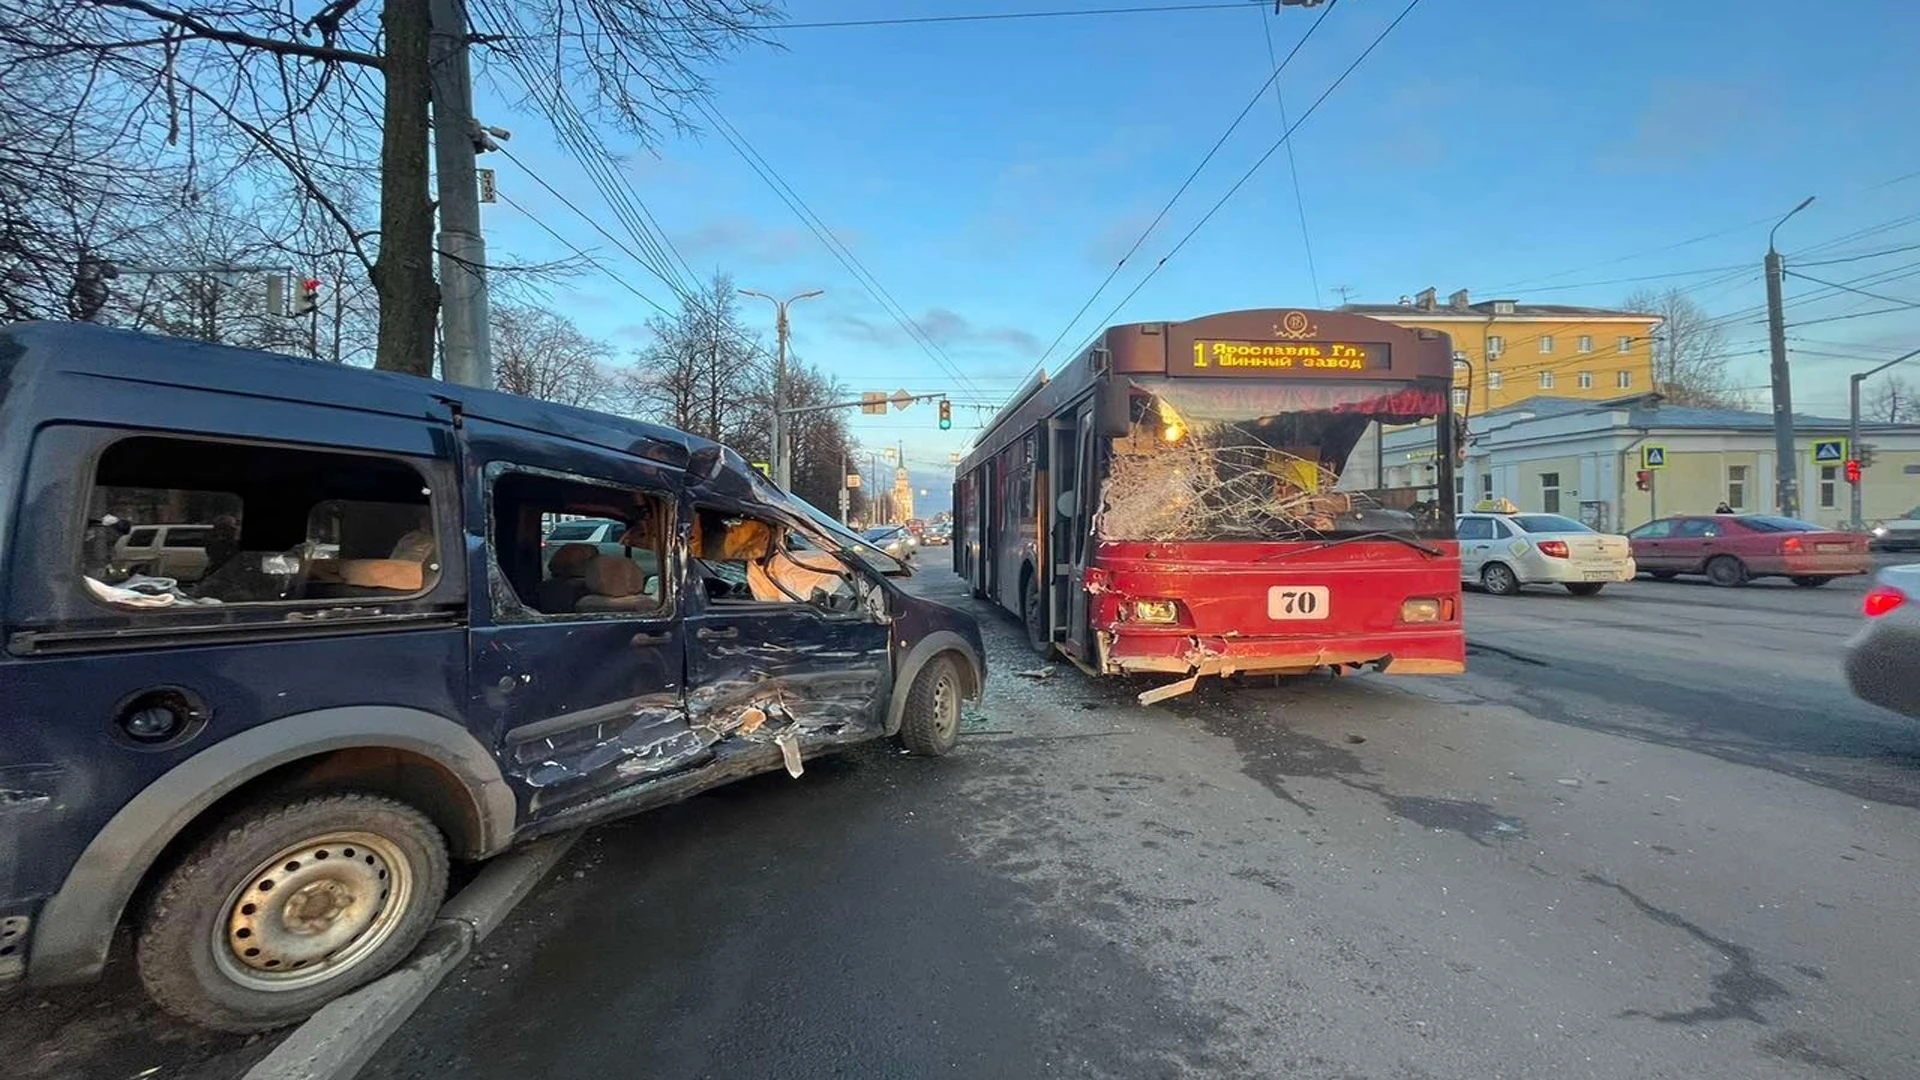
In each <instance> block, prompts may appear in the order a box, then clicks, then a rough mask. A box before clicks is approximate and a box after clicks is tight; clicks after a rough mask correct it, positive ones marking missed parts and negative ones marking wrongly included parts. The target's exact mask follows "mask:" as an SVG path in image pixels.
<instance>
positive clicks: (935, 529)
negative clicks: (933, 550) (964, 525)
mask: <svg viewBox="0 0 1920 1080" xmlns="http://www.w3.org/2000/svg"><path fill="white" fill-rule="evenodd" d="M952 541H953V532H952V530H950V529H948V528H947V527H946V526H945V525H934V526H931V527H929V528H928V529H927V531H926V532H925V533H923V534H922V535H921V537H920V542H921V543H923V544H925V545H927V546H928V547H946V546H947V545H948V544H949V543H952Z"/></svg>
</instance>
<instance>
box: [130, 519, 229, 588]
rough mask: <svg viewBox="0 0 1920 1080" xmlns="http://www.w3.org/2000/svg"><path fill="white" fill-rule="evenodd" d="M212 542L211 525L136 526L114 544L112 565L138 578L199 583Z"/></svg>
mask: <svg viewBox="0 0 1920 1080" xmlns="http://www.w3.org/2000/svg"><path fill="white" fill-rule="evenodd" d="M212 539H213V526H211V525H135V526H134V527H133V528H132V529H130V530H128V532H127V535H125V536H123V537H121V538H120V539H119V540H118V541H116V542H115V543H114V551H113V561H114V563H115V564H116V565H119V566H123V567H126V568H127V569H128V570H130V571H132V572H133V573H137V574H152V575H155V576H157V577H169V578H173V579H175V580H177V581H198V580H200V578H201V576H202V575H203V574H205V573H206V572H207V545H208V543H209V542H211V541H212Z"/></svg>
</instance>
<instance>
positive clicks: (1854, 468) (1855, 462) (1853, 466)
mask: <svg viewBox="0 0 1920 1080" xmlns="http://www.w3.org/2000/svg"><path fill="white" fill-rule="evenodd" d="M1859 482H1860V459H1859V458H1848V459H1847V483H1849V484H1857V483H1859Z"/></svg>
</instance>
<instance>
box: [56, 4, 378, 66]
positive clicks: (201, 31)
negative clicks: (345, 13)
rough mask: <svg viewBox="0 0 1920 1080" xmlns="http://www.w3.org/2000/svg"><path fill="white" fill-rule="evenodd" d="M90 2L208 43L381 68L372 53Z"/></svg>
mask: <svg viewBox="0 0 1920 1080" xmlns="http://www.w3.org/2000/svg"><path fill="white" fill-rule="evenodd" d="M91 2H92V3H94V4H96V5H98V6H100V7H113V8H121V9H124V10H126V11H137V12H139V13H141V14H142V15H148V16H151V17H152V18H155V19H159V20H160V21H161V22H164V23H168V24H170V25H172V26H177V27H179V28H180V29H182V30H184V31H186V32H187V33H188V34H189V35H191V36H193V37H197V38H204V39H206V40H208V41H219V42H224V43H226V44H228V45H239V46H241V47H243V48H248V49H260V50H262V51H264V52H270V53H277V54H279V55H282V56H304V57H307V58H308V59H310V60H324V61H327V62H329V63H342V64H359V65H361V66H363V67H370V68H378V67H380V65H381V60H380V58H379V57H378V56H375V55H373V54H372V53H363V52H358V51H356V50H353V49H336V48H332V47H329V46H324V45H305V44H302V43H300V42H298V41H281V40H279V39H276V38H265V37H259V36H257V35H255V34H247V33H242V32H240V31H238V30H223V29H221V28H220V27H217V26H214V25H212V24H211V23H207V22H205V21H203V20H201V19H198V18H196V17H194V16H192V15H188V14H186V13H184V12H179V11H169V10H167V9H166V8H162V7H155V6H154V5H152V4H149V3H146V0H91Z"/></svg>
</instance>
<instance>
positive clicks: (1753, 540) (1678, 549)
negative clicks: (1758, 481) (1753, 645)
mask: <svg viewBox="0 0 1920 1080" xmlns="http://www.w3.org/2000/svg"><path fill="white" fill-rule="evenodd" d="M1627 539H1628V540H1629V541H1631V542H1632V544H1633V561H1634V562H1635V563H1637V564H1638V565H1639V567H1640V569H1641V570H1642V571H1644V572H1646V573H1650V574H1652V575H1653V576H1654V577H1656V578H1659V579H1660V580H1662V581H1666V580H1669V579H1671V578H1673V577H1676V576H1678V575H1680V574H1705V575H1706V576H1707V580H1709V581H1711V582H1713V583H1714V584H1715V585H1724V586H1735V585H1745V584H1746V583H1747V582H1749V581H1751V580H1753V579H1754V578H1762V577H1784V578H1787V579H1789V580H1791V581H1792V582H1793V583H1794V584H1795V585H1801V586H1806V587H1808V588H1815V587H1818V586H1821V585H1825V584H1826V583H1827V582H1829V581H1832V580H1833V579H1834V578H1837V577H1847V576H1849V575H1852V574H1864V573H1867V572H1868V571H1870V570H1872V569H1873V555H1872V554H1871V553H1869V552H1868V551H1867V538H1866V537H1864V536H1861V535H1858V534H1856V533H1844V532H1834V531H1832V530H1830V529H1823V528H1821V527H1820V526H1818V525H1815V524H1812V523H1810V522H1806V521H1798V520H1795V519H1793V518H1785V517H1777V516H1774V515H1771V514H1688V515H1683V516H1680V517H1666V518H1660V519H1659V520H1657V521H1649V522H1647V523H1646V524H1645V525H1642V526H1640V527H1639V528H1637V529H1635V530H1633V531H1632V532H1630V533H1628V534H1627Z"/></svg>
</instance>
